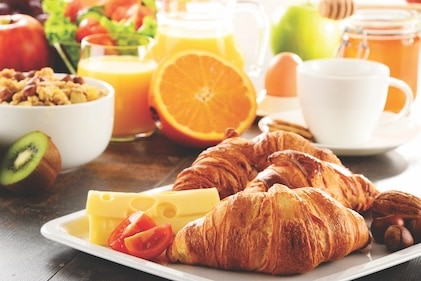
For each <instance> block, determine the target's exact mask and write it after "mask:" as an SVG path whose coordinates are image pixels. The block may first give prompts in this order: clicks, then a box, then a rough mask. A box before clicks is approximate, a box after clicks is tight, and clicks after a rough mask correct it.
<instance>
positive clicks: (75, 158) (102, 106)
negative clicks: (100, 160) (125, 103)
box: [0, 74, 114, 172]
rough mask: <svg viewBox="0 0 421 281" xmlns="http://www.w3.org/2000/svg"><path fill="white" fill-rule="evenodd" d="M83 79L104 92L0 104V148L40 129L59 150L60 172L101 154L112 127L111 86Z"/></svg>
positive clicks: (108, 139)
mask: <svg viewBox="0 0 421 281" xmlns="http://www.w3.org/2000/svg"><path fill="white" fill-rule="evenodd" d="M57 76H60V74H57ZM84 80H85V82H87V83H89V84H91V85H93V86H96V87H100V88H103V89H105V90H106V91H107V92H108V94H107V95H106V96H105V97H102V98H100V99H97V100H93V101H89V102H85V103H78V104H71V105H58V106H16V105H0V120H1V121H0V149H5V148H6V147H8V146H10V145H11V144H12V143H13V142H14V141H15V140H17V139H18V138H19V137H21V136H23V135H24V134H26V133H28V132H31V131H34V130H40V131H43V132H44V133H46V134H47V135H49V136H50V137H51V139H52V141H53V142H54V144H55V145H56V146H57V148H58V150H59V151H60V154H61V158H62V170H61V171H62V172H68V171H71V170H74V169H76V168H78V167H80V166H82V165H84V164H87V163H88V162H90V161H92V160H94V159H95V158H97V157H98V156H99V155H101V154H102V153H103V152H104V150H105V149H106V147H107V145H108V143H109V141H110V139H111V134H112V129H113V122H114V89H113V87H112V86H111V85H109V84H108V83H105V82H103V81H100V80H95V79H90V78H84Z"/></svg>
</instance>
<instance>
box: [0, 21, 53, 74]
mask: <svg viewBox="0 0 421 281" xmlns="http://www.w3.org/2000/svg"><path fill="white" fill-rule="evenodd" d="M49 50H50V47H49V44H48V41H47V39H46V37H45V33H44V28H43V26H42V24H41V23H40V22H39V21H37V20H36V19H35V18H33V17H31V16H29V15H24V14H13V15H2V16H0V69H3V68H13V69H16V70H18V71H30V70H36V69H40V68H42V67H45V66H48V65H49V62H50V61H49Z"/></svg>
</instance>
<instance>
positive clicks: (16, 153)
mask: <svg viewBox="0 0 421 281" xmlns="http://www.w3.org/2000/svg"><path fill="white" fill-rule="evenodd" d="M60 170H61V156H60V152H59V151H58V149H57V147H56V146H55V144H54V143H53V142H52V140H51V138H50V137H49V136H47V135H46V134H45V133H44V132H41V131H32V132H30V133H27V134H25V135H24V136H22V137H20V138H19V139H18V140H16V141H15V142H14V143H13V144H12V145H11V146H10V147H9V148H8V149H7V151H6V153H5V154H4V158H3V161H2V163H1V166H0V185H2V186H4V187H6V188H8V189H9V190H11V191H14V192H18V193H26V194H36V193H41V192H43V191H47V190H50V189H51V187H52V186H53V184H54V182H55V180H56V178H57V176H58V174H59V172H60Z"/></svg>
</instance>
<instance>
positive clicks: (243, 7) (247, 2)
mask: <svg viewBox="0 0 421 281" xmlns="http://www.w3.org/2000/svg"><path fill="white" fill-rule="evenodd" d="M237 7H238V8H239V9H237V10H236V12H242V13H249V14H251V15H252V16H253V17H254V18H255V19H256V22H257V26H258V39H259V40H257V46H256V51H255V52H254V56H253V61H252V63H251V64H250V65H249V66H248V67H247V69H246V70H247V73H248V74H249V75H250V76H251V77H258V76H259V75H260V73H261V71H262V68H263V64H264V63H265V54H266V49H267V46H268V44H269V35H270V34H269V32H270V21H269V18H268V16H267V14H266V12H265V10H264V7H263V5H262V4H261V3H260V2H258V1H253V0H238V2H237Z"/></svg>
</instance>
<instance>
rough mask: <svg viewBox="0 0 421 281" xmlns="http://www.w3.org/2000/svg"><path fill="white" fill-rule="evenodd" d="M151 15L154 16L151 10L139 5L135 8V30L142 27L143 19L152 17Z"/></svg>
mask: <svg viewBox="0 0 421 281" xmlns="http://www.w3.org/2000/svg"><path fill="white" fill-rule="evenodd" d="M153 15H155V13H154V11H153V10H152V9H151V8H149V7H146V6H143V5H139V6H138V7H137V11H136V14H135V15H134V16H133V21H134V25H135V28H136V29H138V28H139V27H141V26H142V24H143V18H144V17H146V16H153Z"/></svg>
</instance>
